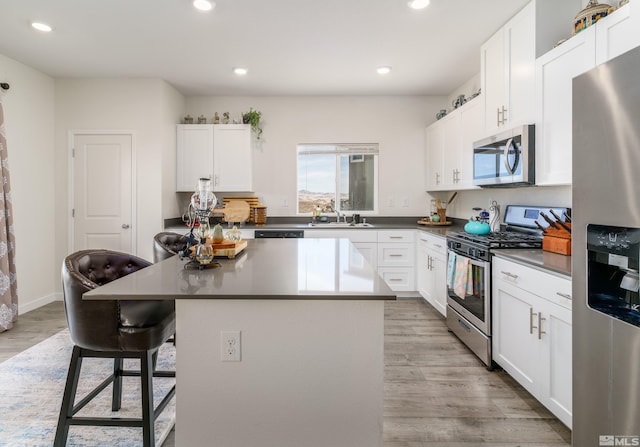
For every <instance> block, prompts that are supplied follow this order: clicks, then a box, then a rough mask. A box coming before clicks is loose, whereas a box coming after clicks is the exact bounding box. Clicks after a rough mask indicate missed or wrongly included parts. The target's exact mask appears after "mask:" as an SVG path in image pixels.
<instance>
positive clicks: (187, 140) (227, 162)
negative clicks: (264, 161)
mask: <svg viewBox="0 0 640 447" xmlns="http://www.w3.org/2000/svg"><path fill="white" fill-rule="evenodd" d="M176 133H177V146H176V156H177V160H176V166H177V172H176V191H193V190H194V188H195V187H196V184H197V182H198V179H199V178H201V177H207V178H211V179H212V180H213V190H214V191H220V192H226V191H241V192H245V191H251V190H252V156H251V127H250V126H249V125H248V124H215V125H214V124H178V126H177V132H176Z"/></svg>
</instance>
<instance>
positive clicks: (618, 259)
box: [587, 224, 640, 326]
mask: <svg viewBox="0 0 640 447" xmlns="http://www.w3.org/2000/svg"><path fill="white" fill-rule="evenodd" d="M587 254H588V275H587V293H588V304H589V307H591V308H592V309H594V310H596V311H599V312H602V313H604V314H606V315H609V316H610V317H613V318H617V319H618V320H622V321H625V322H627V323H629V324H632V325H634V326H640V294H639V293H638V292H639V290H640V281H639V279H638V270H639V257H640V229H639V228H627V227H614V226H605V225H593V224H592V225H588V226H587Z"/></svg>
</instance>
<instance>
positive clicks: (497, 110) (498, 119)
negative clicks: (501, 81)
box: [496, 107, 500, 126]
mask: <svg viewBox="0 0 640 447" xmlns="http://www.w3.org/2000/svg"><path fill="white" fill-rule="evenodd" d="M499 125H500V107H498V108H497V109H496V126H499Z"/></svg>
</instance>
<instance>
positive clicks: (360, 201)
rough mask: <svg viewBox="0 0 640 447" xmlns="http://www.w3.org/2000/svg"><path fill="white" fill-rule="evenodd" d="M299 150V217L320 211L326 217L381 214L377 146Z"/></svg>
mask: <svg viewBox="0 0 640 447" xmlns="http://www.w3.org/2000/svg"><path fill="white" fill-rule="evenodd" d="M297 149H298V200H297V207H298V214H308V213H312V212H313V211H314V210H315V209H316V207H320V210H321V211H322V212H323V213H331V212H334V211H338V212H340V213H341V214H342V213H344V212H345V211H352V212H356V213H357V212H376V211H377V209H378V152H379V150H378V144H377V143H376V144H299V145H298V148H297ZM314 225H317V226H321V225H327V224H326V223H317V224H314ZM336 225H338V224H335V223H334V224H333V226H336ZM339 225H344V226H345V227H349V226H351V225H350V224H344V223H342V222H341V223H340V224H339ZM360 226H361V227H362V225H360Z"/></svg>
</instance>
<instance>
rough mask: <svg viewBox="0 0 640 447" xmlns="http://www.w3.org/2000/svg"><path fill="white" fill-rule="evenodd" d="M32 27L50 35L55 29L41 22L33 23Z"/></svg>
mask: <svg viewBox="0 0 640 447" xmlns="http://www.w3.org/2000/svg"><path fill="white" fill-rule="evenodd" d="M31 26H32V27H34V28H35V29H37V30H38V31H43V32H45V33H48V32H49V31H51V30H52V29H53V28H51V27H50V26H49V25H47V24H46V23H41V22H33V23H31Z"/></svg>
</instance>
